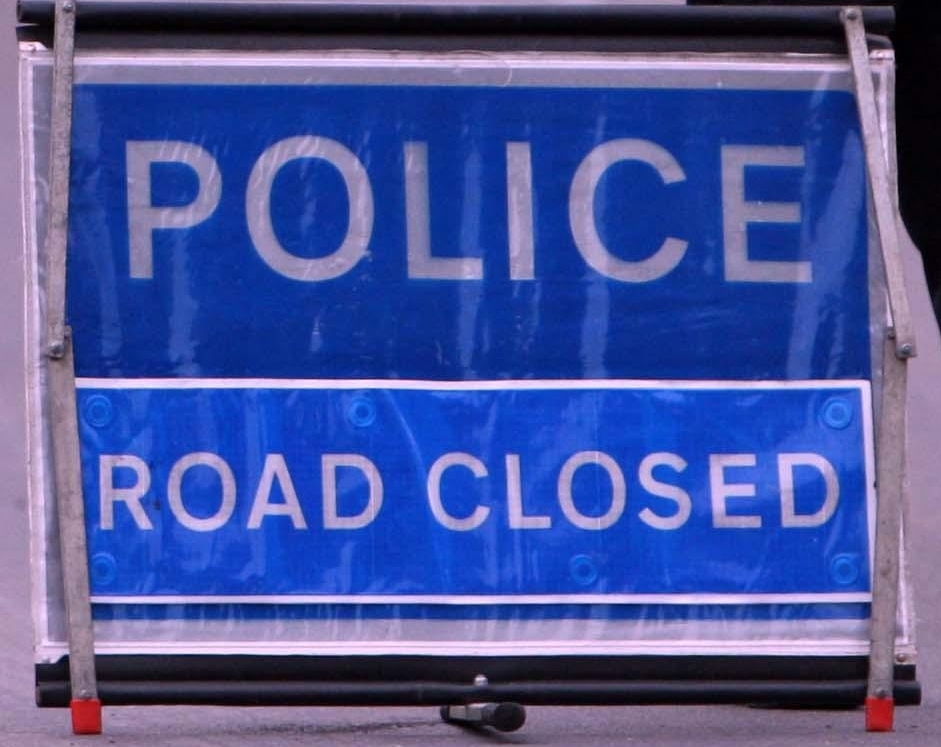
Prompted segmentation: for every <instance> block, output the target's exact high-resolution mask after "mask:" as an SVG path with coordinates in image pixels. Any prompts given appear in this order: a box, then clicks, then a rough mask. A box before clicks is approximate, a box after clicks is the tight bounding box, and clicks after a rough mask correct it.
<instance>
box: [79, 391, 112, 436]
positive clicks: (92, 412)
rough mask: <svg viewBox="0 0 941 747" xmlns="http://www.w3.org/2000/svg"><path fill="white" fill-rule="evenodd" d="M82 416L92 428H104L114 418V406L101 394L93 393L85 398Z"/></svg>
mask: <svg viewBox="0 0 941 747" xmlns="http://www.w3.org/2000/svg"><path fill="white" fill-rule="evenodd" d="M82 417H83V418H84V419H85V422H86V423H88V424H89V425H90V426H92V427H93V428H105V427H106V426H108V425H111V421H112V420H114V406H113V405H112V404H111V400H110V399H108V398H107V397H105V396H104V395H103V394H93V395H92V396H91V397H89V398H88V399H87V400H85V406H84V407H83V408H82Z"/></svg>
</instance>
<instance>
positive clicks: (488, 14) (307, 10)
mask: <svg viewBox="0 0 941 747" xmlns="http://www.w3.org/2000/svg"><path fill="white" fill-rule="evenodd" d="M75 3H76V6H77V9H78V10H77V13H78V15H77V23H78V29H79V31H81V30H94V31H102V32H107V31H128V30H145V29H146V30H151V29H153V30H167V31H174V30H177V31H200V32H205V33H212V32H214V31H219V32H225V31H233V30H238V31H244V32H246V33H274V32H279V31H290V32H295V33H296V32H303V31H311V32H317V33H328V32H342V33H381V34H437V35H446V34H502V35H506V34H514V33H516V34H566V35H572V34H575V35H578V34H585V35H597V34H604V35H612V34H689V35H725V34H733V35H742V34H763V35H781V34H794V35H802V34H804V35H817V36H819V35H831V34H842V33H843V31H842V24H841V20H840V9H841V7H843V6H840V5H834V4H830V5H819V4H817V3H813V4H811V5H795V4H791V3H789V4H787V5H784V4H779V5H767V4H763V5H761V4H749V5H740V4H734V5H705V4H695V5H656V4H651V5H621V4H612V3H610V2H607V3H606V2H600V1H599V2H597V3H579V4H572V3H566V2H561V1H560V0H546V1H545V2H541V3H537V2H535V0H534V1H533V2H531V3H530V2H519V0H517V2H506V3H499V2H497V3H493V2H490V3H485V4H479V3H470V2H455V1H454V0H451V1H450V2H447V1H444V0H442V1H439V2H431V1H430V0H423V1H419V2H405V1H404V0H402V1H400V2H381V0H380V1H379V2H377V1H376V0H372V1H371V2H370V1H368V0H367V1H363V2H340V1H338V2H321V1H314V2H305V1H304V0H294V1H293V2H292V1H291V0H267V1H265V0H186V1H182V2H181V1H177V0H171V1H167V0H75ZM857 4H858V5H865V6H866V7H865V10H864V17H865V21H866V28H867V30H868V31H870V32H871V33H877V34H887V33H888V32H889V31H890V30H891V28H892V25H893V22H894V10H893V8H892V7H891V6H887V5H886V4H880V5H873V4H870V3H857ZM54 9H55V2H54V0H18V3H17V13H18V18H19V20H20V22H22V23H27V24H36V25H40V26H43V25H45V26H48V25H51V24H52V22H53V17H54Z"/></svg>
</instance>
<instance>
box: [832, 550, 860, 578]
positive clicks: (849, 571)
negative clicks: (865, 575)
mask: <svg viewBox="0 0 941 747" xmlns="http://www.w3.org/2000/svg"><path fill="white" fill-rule="evenodd" d="M859 566H860V559H859V555H856V554H855V553H841V554H840V555H837V556H836V557H834V558H833V560H831V561H830V578H831V579H833V583H835V584H837V585H838V586H850V585H851V584H854V583H856V581H857V580H858V579H859V572H860V567H859Z"/></svg>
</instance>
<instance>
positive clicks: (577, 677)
mask: <svg viewBox="0 0 941 747" xmlns="http://www.w3.org/2000/svg"><path fill="white" fill-rule="evenodd" d="M96 669H97V672H98V693H99V697H100V698H101V700H102V703H104V704H105V705H113V706H118V705H241V706H312V705H321V706H418V705H429V706H431V705H434V706H438V705H460V704H466V703H480V702H516V703H520V704H522V705H559V706H563V705H570V706H574V705H667V704H677V705H679V704H683V705H706V704H752V705H769V706H781V707H814V708H821V707H828V708H834V707H835V708H848V707H855V706H858V705H861V704H862V703H863V701H864V699H865V696H866V687H867V682H866V669H867V660H866V658H865V657H810V656H808V657H760V656H753V657H721V656H718V657H709V656H699V657H697V656H691V657H683V656H677V657H668V656H663V657H660V656H635V657H630V656H628V657H578V656H563V657H490V658H488V657H399V656H377V657H355V656H354V657H302V656H298V657H268V656H98V657H97V658H96ZM479 674H483V675H485V676H486V677H487V678H488V681H487V684H486V685H484V686H479V685H475V684H474V679H475V677H476V676H477V675H479ZM894 674H895V688H894V690H895V693H894V697H895V700H896V703H897V704H898V705H916V704H918V703H919V702H920V701H921V686H920V685H919V683H918V682H917V680H916V679H915V667H914V666H913V665H911V664H901V665H897V666H896V667H895V673H894ZM70 698H71V694H70V691H69V670H68V659H67V658H63V659H61V660H60V661H58V662H56V663H54V664H40V665H37V667H36V699H37V703H38V705H40V706H42V707H53V708H54V707H66V706H68V704H69V701H70Z"/></svg>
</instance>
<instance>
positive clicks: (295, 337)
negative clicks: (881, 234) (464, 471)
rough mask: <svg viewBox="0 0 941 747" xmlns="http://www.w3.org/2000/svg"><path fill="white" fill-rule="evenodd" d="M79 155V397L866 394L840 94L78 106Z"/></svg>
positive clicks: (855, 204) (419, 90)
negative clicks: (234, 384) (488, 385)
mask: <svg viewBox="0 0 941 747" xmlns="http://www.w3.org/2000/svg"><path fill="white" fill-rule="evenodd" d="M73 139H74V142H73V147H74V150H73V165H72V198H71V199H72V219H71V230H70V241H71V244H70V266H69V315H70V323H71V325H72V326H73V329H74V334H75V340H76V347H75V350H76V366H77V373H78V375H79V376H86V377H88V376H94V377H102V376H106V377H140V376H149V377H166V376H170V377H173V376H187V377H192V376H197V377H198V376H213V377H276V378H314V377H316V378H340V379H343V378H414V379H427V380H447V379H454V380H474V379H499V378H514V379H525V378H543V379H578V378H590V379H604V378H656V379H669V378H684V379H825V378H852V379H862V378H868V376H869V373H870V361H869V357H870V342H869V334H868V330H869V309H868V292H867V271H868V270H867V246H868V239H867V214H866V188H865V174H864V164H863V154H862V150H861V147H860V138H859V132H858V123H857V117H856V112H855V103H854V100H853V98H852V96H851V95H850V94H848V93H846V92H843V91H837V90H807V91H801V90H778V91H772V90H767V91H759V90H742V89H738V90H735V89H732V88H728V89H723V88H708V89H707V88H705V87H704V88H702V89H690V88H685V89H664V88H647V89H636V88H635V89H631V88H603V87H602V88H540V87H509V88H498V87H488V86H454V87H448V86H392V85H342V86H339V85H337V86H325V85H243V84H238V85H236V84H230V85H208V84H207V85H177V84H162V85H143V84H134V85H131V84H115V85H103V84H95V85H89V84H85V85H79V86H78V87H77V88H76V92H75V120H74V132H73ZM129 173H130V176H129ZM508 184H509V185H510V186H509V187H508ZM508 215H509V216H511V217H512V219H509V218H508ZM132 237H133V238H132ZM511 247H512V248H511ZM132 257H134V262H132ZM317 258H321V259H323V260H324V261H323V262H320V263H317V262H312V261H311V260H312V259H317ZM446 258H451V259H453V260H455V261H454V262H451V263H448V262H446V261H445V259H446ZM459 258H464V259H465V260H467V261H465V262H464V263H463V264H459V263H458V261H457V260H458V259H459ZM477 260H479V262H478V261H477ZM135 263H136V264H135ZM148 263H149V264H148ZM304 272H307V276H306V279H299V277H300V276H301V275H303V273H304ZM299 273H300V274H299ZM328 275H331V276H330V277H328Z"/></svg>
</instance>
